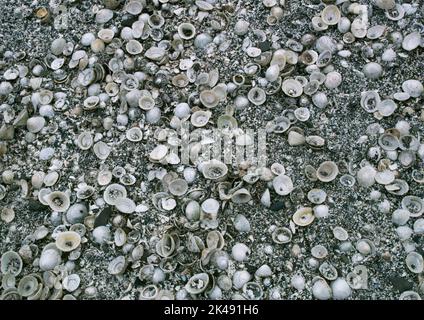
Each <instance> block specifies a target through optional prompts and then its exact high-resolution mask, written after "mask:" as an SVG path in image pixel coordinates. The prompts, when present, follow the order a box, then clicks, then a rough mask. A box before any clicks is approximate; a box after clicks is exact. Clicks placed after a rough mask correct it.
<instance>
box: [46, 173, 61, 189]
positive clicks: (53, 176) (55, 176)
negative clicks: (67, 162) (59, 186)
mask: <svg viewBox="0 0 424 320" xmlns="http://www.w3.org/2000/svg"><path fill="white" fill-rule="evenodd" d="M58 180H59V173H57V172H56V171H52V172H49V173H48V174H46V175H45V176H44V179H43V182H44V185H45V186H46V187H51V186H53V185H55V184H56V182H57V181H58Z"/></svg>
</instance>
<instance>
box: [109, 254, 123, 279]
mask: <svg viewBox="0 0 424 320" xmlns="http://www.w3.org/2000/svg"><path fill="white" fill-rule="evenodd" d="M127 264H128V262H127V259H126V258H125V257H124V256H118V257H116V258H115V259H113V260H112V261H111V262H109V265H108V267H107V271H108V272H109V274H112V275H120V274H123V273H124V272H125V269H126V268H127Z"/></svg>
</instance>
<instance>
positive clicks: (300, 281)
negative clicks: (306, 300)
mask: <svg viewBox="0 0 424 320" xmlns="http://www.w3.org/2000/svg"><path fill="white" fill-rule="evenodd" d="M290 285H291V286H292V287H293V288H295V289H296V290H298V291H303V290H304V289H305V286H306V281H305V278H304V277H303V276H302V275H301V274H295V275H293V276H292V278H291V280H290Z"/></svg>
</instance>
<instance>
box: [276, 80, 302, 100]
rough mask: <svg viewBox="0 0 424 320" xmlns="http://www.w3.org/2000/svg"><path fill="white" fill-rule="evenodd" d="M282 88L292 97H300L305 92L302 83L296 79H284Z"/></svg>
mask: <svg viewBox="0 0 424 320" xmlns="http://www.w3.org/2000/svg"><path fill="white" fill-rule="evenodd" d="M281 88H282V90H283V92H284V93H285V94H286V95H288V96H289V97H292V98H296V97H300V96H301V95H302V93H303V87H302V84H301V83H300V82H299V81H297V80H295V79H287V80H284V81H283V83H282V85H281Z"/></svg>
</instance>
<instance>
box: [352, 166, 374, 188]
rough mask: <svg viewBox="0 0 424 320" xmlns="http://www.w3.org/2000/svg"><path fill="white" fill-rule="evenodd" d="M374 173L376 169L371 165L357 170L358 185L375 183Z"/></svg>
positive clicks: (368, 185) (365, 185)
mask: <svg viewBox="0 0 424 320" xmlns="http://www.w3.org/2000/svg"><path fill="white" fill-rule="evenodd" d="M376 174H377V171H376V170H375V169H374V168H373V167H372V166H364V167H363V168H361V169H360V170H359V171H358V173H357V175H356V179H357V180H358V184H359V185H360V186H362V187H370V186H372V185H373V184H374V183H375V176H376Z"/></svg>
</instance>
